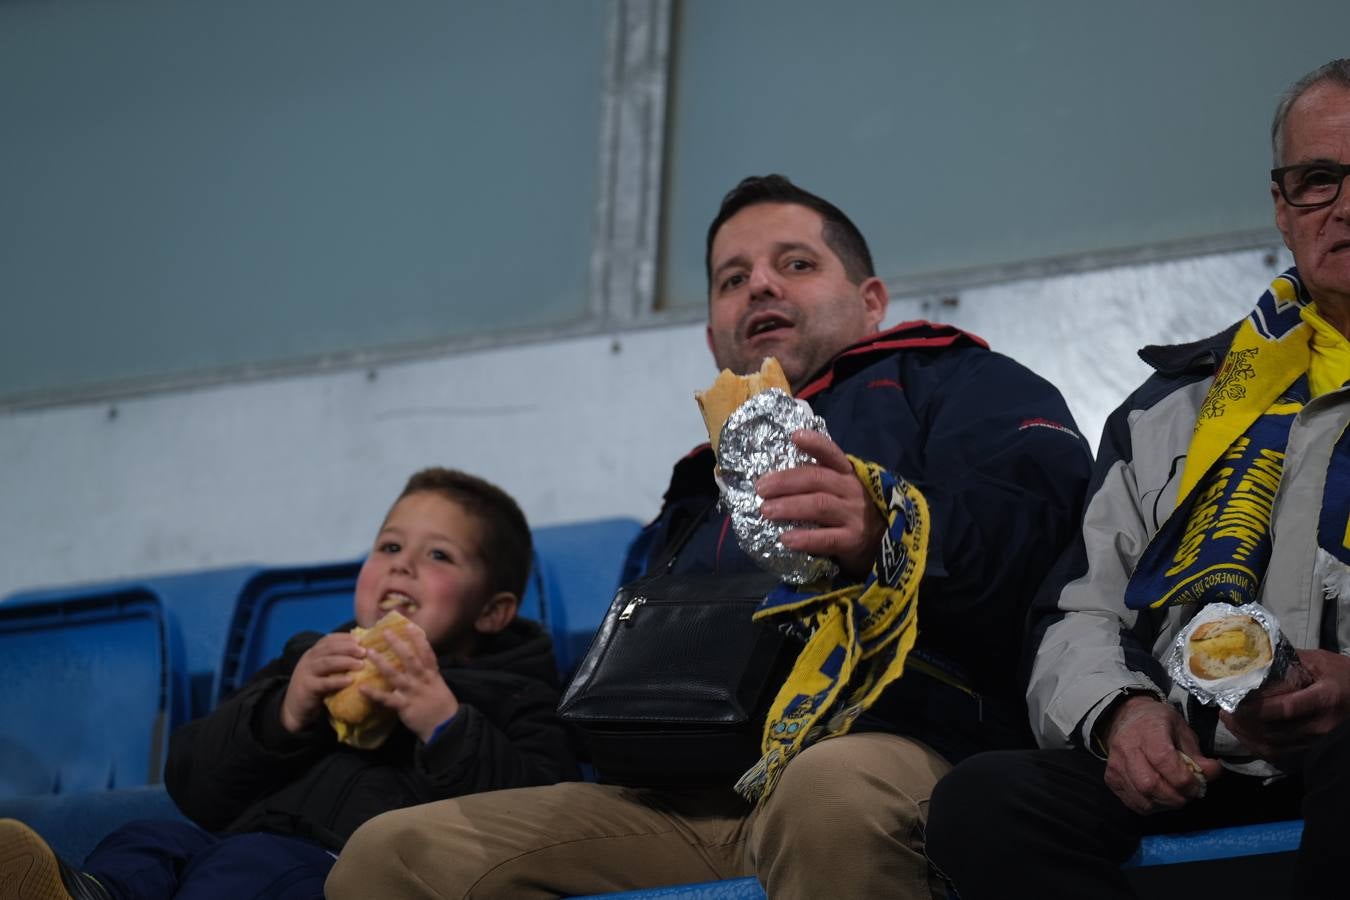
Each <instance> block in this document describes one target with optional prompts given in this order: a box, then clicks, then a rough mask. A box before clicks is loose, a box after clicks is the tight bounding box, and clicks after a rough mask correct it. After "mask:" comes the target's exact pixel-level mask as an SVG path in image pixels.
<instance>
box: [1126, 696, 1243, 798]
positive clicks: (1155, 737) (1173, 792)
mask: <svg viewBox="0 0 1350 900" xmlns="http://www.w3.org/2000/svg"><path fill="white" fill-rule="evenodd" d="M1103 733H1104V734H1105V740H1104V741H1103V743H1104V744H1105V745H1106V752H1107V757H1106V786H1107V787H1109V788H1110V789H1111V790H1112V791H1113V792H1114V793H1115V795H1116V796H1117V797H1119V798H1120V800H1121V802H1122V803H1124V804H1125V805H1126V806H1127V807H1129V808H1130V809H1132V810H1133V811H1134V812H1137V813H1139V814H1140V815H1145V816H1146V815H1149V814H1150V813H1155V812H1161V811H1162V810H1165V809H1177V808H1179V807H1182V806H1185V805H1186V804H1187V803H1189V802H1190V801H1192V800H1195V799H1198V798H1199V797H1202V796H1204V793H1205V780H1206V779H1211V778H1218V777H1219V776H1220V775H1221V774H1223V767H1222V766H1220V765H1219V762H1218V760H1214V759H1210V758H1209V757H1207V756H1202V755H1201V753H1200V742H1199V741H1198V740H1197V739H1196V736H1195V732H1194V731H1192V730H1191V726H1189V725H1187V724H1186V720H1185V719H1183V718H1182V717H1181V714H1180V713H1179V712H1177V711H1176V710H1175V709H1174V708H1173V707H1172V705H1171V704H1170V703H1164V702H1163V701H1161V700H1158V699H1157V698H1156V697H1129V698H1127V699H1126V700H1125V701H1124V702H1123V703H1121V704H1120V705H1119V706H1117V707H1116V708H1115V710H1114V711H1112V713H1111V720H1110V721H1109V722H1107V723H1106V725H1105V731H1104V732H1103ZM1183 753H1184V754H1186V756H1188V757H1190V758H1191V760H1192V761H1193V762H1194V763H1195V765H1196V766H1197V767H1198V768H1199V769H1200V772H1199V773H1198V776H1197V773H1196V772H1195V771H1194V770H1192V769H1191V767H1190V766H1189V765H1187V763H1186V760H1185V759H1184V758H1183V757H1182V754H1183Z"/></svg>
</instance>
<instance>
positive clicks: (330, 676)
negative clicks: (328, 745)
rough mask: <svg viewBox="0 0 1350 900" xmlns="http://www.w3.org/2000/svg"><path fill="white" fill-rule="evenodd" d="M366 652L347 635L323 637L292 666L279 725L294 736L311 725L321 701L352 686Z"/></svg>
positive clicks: (320, 707) (342, 633) (339, 633)
mask: <svg viewBox="0 0 1350 900" xmlns="http://www.w3.org/2000/svg"><path fill="white" fill-rule="evenodd" d="M365 656H366V649H365V648H364V647H362V646H361V645H360V644H358V643H357V642H356V638H354V637H352V636H351V635H350V634H349V633H347V632H345V631H344V632H338V633H335V634H328V635H324V636H323V637H321V638H319V640H318V641H317V642H315V644H314V646H313V647H310V648H309V649H308V650H306V651H305V654H304V656H301V657H300V661H299V662H298V663H296V664H295V671H294V672H292V673H291V683H290V684H289V685H288V686H287V687H286V697H285V699H283V700H282V701H281V725H282V727H283V728H285V729H286V730H287V731H289V732H290V733H291V734H297V733H299V732H300V731H303V730H304V729H305V728H307V727H309V726H310V725H312V724H313V723H314V720H315V719H317V718H318V717H319V714H320V712H322V710H323V698H324V697H327V696H328V695H329V694H332V693H334V692H336V691H340V690H342V689H343V688H345V687H346V686H347V685H349V684H351V683H352V674H353V673H354V672H355V671H356V670H357V669H359V668H361V660H363V659H365Z"/></svg>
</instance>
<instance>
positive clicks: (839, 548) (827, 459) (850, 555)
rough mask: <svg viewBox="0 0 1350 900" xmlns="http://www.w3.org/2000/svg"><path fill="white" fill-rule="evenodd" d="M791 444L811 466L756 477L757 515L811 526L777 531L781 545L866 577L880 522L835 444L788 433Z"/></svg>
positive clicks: (815, 435) (880, 531) (806, 432)
mask: <svg viewBox="0 0 1350 900" xmlns="http://www.w3.org/2000/svg"><path fill="white" fill-rule="evenodd" d="M792 442H793V443H794V444H796V445H797V447H798V448H799V449H800V450H801V451H802V452H803V453H809V454H810V455H811V456H813V457H815V459H816V463H815V464H807V465H804V466H797V467H796V468H793V469H785V470H783V471H781V472H769V473H768V474H766V475H763V476H761V477H760V479H759V481H758V482H757V483H756V486H755V487H756V490H757V491H758V492H759V495H760V497H762V498H764V504H763V506H762V507H761V508H760V512H761V514H762V515H763V516H764V518H766V519H768V520H769V521H771V522H803V523H806V524H809V525H813V526H815V527H814V528H793V529H790V530H788V531H785V532H783V536H782V541H783V546H784V547H786V548H788V549H789V550H797V551H801V552H803V553H810V554H812V555H814V556H832V557H834V558H835V559H836V560H837V561H838V562H839V568H840V569H842V570H843V572H844V574H845V575H848V576H849V577H851V578H857V579H861V578H864V577H866V575H867V573H868V572H870V571H871V569H872V561H873V560H874V559H875V558H876V555H877V550H878V548H879V547H880V545H881V536H882V535H883V534H885V532H886V521H885V519H883V518H882V517H881V512H880V511H879V510H878V509H877V508H876V505H875V504H873V503H872V499H871V498H870V497H869V496H868V495H867V491H865V490H864V489H863V486H862V484H861V483H860V482H859V481H858V476H857V475H856V474H854V472H853V464H852V463H850V462H849V461H848V457H847V456H845V455H844V451H843V450H842V449H840V447H839V445H838V444H836V443H835V442H834V441H832V440H830V439H829V438H827V437H825V435H823V434H821V433H819V432H817V431H810V430H807V429H804V430H801V431H797V432H794V433H793V435H792Z"/></svg>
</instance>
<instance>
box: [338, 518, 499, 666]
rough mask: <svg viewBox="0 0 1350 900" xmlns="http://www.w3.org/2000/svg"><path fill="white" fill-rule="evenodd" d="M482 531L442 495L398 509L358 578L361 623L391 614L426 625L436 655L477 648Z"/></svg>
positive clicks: (484, 594) (483, 572) (483, 580)
mask: <svg viewBox="0 0 1350 900" xmlns="http://www.w3.org/2000/svg"><path fill="white" fill-rule="evenodd" d="M481 540H482V526H481V524H480V523H479V521H478V519H477V518H475V517H474V516H472V515H470V514H469V513H468V512H466V511H465V510H464V508H463V507H462V506H460V505H459V504H458V503H455V502H454V501H453V500H449V499H447V498H445V497H443V496H441V495H440V494H436V493H431V492H419V493H415V494H409V495H408V496H406V497H404V498H402V499H401V500H399V501H398V502H397V503H395V504H394V508H393V509H391V510H390V511H389V515H388V517H387V518H386V519H385V520H384V525H383V526H381V528H380V533H379V534H378V535H376V537H375V547H374V549H373V550H371V552H370V556H368V557H367V558H366V562H365V564H364V565H363V566H362V567H361V574H360V575H359V576H358V577H357V579H356V624H358V625H360V626H362V627H364V628H369V627H370V626H371V625H373V624H375V622H376V621H378V620H379V618H380V617H381V616H383V615H384V614H385V613H387V612H388V611H389V610H391V609H397V610H398V611H399V612H401V613H402V614H403V615H405V616H407V617H408V618H409V619H411V620H412V621H414V622H416V623H417V624H418V625H419V626H421V628H422V630H423V631H425V632H426V634H427V640H428V641H429V642H430V643H431V646H433V647H435V648H437V649H438V650H454V651H458V650H463V649H467V648H468V647H470V646H472V642H473V638H474V637H475V632H476V628H475V623H476V622H477V619H478V617H479V614H480V613H481V612H482V611H483V609H484V606H485V605H486V603H487V601H488V600H489V599H490V598H491V597H492V592H491V591H490V590H489V586H488V577H487V567H486V565H485V564H484V562H483V558H482V554H481V551H480V542H481Z"/></svg>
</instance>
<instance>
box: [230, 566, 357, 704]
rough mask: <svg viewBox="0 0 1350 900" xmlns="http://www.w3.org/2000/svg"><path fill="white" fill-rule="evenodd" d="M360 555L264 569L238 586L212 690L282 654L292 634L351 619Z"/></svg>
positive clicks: (235, 684) (234, 685)
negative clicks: (345, 560) (347, 558)
mask: <svg viewBox="0 0 1350 900" xmlns="http://www.w3.org/2000/svg"><path fill="white" fill-rule="evenodd" d="M360 571H361V560H353V561H349V562H338V563H327V564H322V565H314V566H290V567H285V568H276V569H262V570H259V571H258V572H257V573H256V574H254V575H253V577H251V578H250V579H249V580H248V582H247V583H246V584H245V585H244V586H243V588H242V589H241V590H240V592H239V598H238V601H237V603H236V605H235V608H234V616H233V617H232V619H231V620H230V628H229V633H228V636H227V637H226V640H225V648H224V652H223V655H222V657H221V663H220V670H219V673H218V677H217V679H216V685H215V688H214V690H213V695H214V697H215V699H216V702H220V701H221V700H223V699H224V698H225V697H227V696H229V695H230V694H231V693H233V692H234V691H235V690H237V689H238V688H239V687H241V686H242V685H243V684H244V682H246V681H248V679H249V677H250V676H251V675H253V673H254V672H256V671H258V669H260V668H262V666H264V665H266V664H267V663H268V662H269V661H271V660H273V659H275V658H277V657H278V656H280V655H281V651H282V650H283V649H284V648H285V646H286V641H288V640H289V639H290V638H291V637H292V636H294V635H296V634H298V633H300V632H302V631H328V630H331V629H333V628H336V627H337V626H338V625H341V624H343V623H344V622H348V621H350V620H351V619H352V604H353V597H354V595H355V592H356V576H357V575H358V574H359V573H360Z"/></svg>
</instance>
